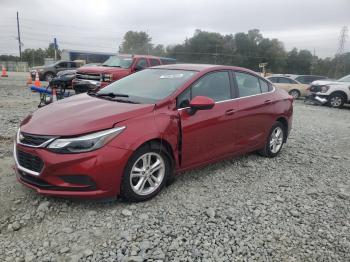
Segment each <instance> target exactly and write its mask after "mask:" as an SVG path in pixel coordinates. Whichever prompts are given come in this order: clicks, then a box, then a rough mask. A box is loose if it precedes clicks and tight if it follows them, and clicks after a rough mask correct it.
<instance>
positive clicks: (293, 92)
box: [289, 89, 300, 99]
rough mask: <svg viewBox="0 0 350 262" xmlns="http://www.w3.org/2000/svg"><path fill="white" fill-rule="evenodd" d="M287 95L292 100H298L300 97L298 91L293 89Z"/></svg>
mask: <svg viewBox="0 0 350 262" xmlns="http://www.w3.org/2000/svg"><path fill="white" fill-rule="evenodd" d="M289 94H290V95H291V96H292V97H293V98H294V99H298V98H299V97H300V91H299V90H296V89H293V90H290V91H289Z"/></svg>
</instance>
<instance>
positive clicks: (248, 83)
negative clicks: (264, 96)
mask: <svg viewBox="0 0 350 262" xmlns="http://www.w3.org/2000/svg"><path fill="white" fill-rule="evenodd" d="M235 75H236V81H237V86H238V92H239V97H245V96H252V95H257V94H261V90H260V84H259V79H258V78H257V77H255V76H253V75H250V74H246V73H241V72H235Z"/></svg>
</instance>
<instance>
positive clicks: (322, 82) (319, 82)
mask: <svg viewBox="0 0 350 262" xmlns="http://www.w3.org/2000/svg"><path fill="white" fill-rule="evenodd" d="M343 84H350V83H349V82H338V81H334V80H317V81H313V82H312V83H311V85H315V86H324V85H343Z"/></svg>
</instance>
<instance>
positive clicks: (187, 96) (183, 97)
mask: <svg viewBox="0 0 350 262" xmlns="http://www.w3.org/2000/svg"><path fill="white" fill-rule="evenodd" d="M190 101H191V88H187V89H186V90H185V91H184V92H182V93H181V94H180V95H179V96H178V97H177V100H176V106H177V108H184V107H188V106H190Z"/></svg>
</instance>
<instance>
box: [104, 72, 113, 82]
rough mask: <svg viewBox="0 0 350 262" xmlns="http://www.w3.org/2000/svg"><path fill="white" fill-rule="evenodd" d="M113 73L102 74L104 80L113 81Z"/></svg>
mask: <svg viewBox="0 0 350 262" xmlns="http://www.w3.org/2000/svg"><path fill="white" fill-rule="evenodd" d="M112 80H113V75H112V74H102V81H105V82H112Z"/></svg>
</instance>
